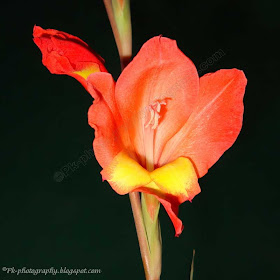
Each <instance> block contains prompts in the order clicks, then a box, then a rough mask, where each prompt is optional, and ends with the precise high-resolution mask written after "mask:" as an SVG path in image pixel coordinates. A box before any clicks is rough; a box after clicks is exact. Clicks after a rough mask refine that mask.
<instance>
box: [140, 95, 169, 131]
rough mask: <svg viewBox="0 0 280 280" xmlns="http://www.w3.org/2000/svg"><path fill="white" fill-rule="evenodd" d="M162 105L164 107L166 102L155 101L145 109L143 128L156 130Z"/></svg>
mask: <svg viewBox="0 0 280 280" xmlns="http://www.w3.org/2000/svg"><path fill="white" fill-rule="evenodd" d="M163 105H166V101H164V100H162V101H159V100H157V101H156V102H154V103H153V104H151V105H149V106H148V107H147V111H146V118H145V119H146V124H145V128H148V127H149V126H151V128H152V129H156V128H157V127H158V124H159V119H160V117H161V113H162V112H161V108H162V106H163Z"/></svg>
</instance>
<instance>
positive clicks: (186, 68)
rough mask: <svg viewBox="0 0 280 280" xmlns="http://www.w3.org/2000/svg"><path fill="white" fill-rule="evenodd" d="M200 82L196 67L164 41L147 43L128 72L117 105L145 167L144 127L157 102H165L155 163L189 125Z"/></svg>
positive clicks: (118, 88) (120, 84) (118, 90)
mask: <svg viewBox="0 0 280 280" xmlns="http://www.w3.org/2000/svg"><path fill="white" fill-rule="evenodd" d="M198 85H199V79H198V75H197V71H196V68H195V66H194V65H193V63H192V62H191V61H190V60H189V59H188V58H187V57H186V56H185V55H184V54H183V53H182V52H181V51H180V50H179V49H178V47H177V45H176V42H175V41H173V40H170V39H168V38H164V37H154V38H152V39H150V40H149V41H147V42H146V43H145V44H144V45H143V47H142V48H141V50H140V51H139V53H138V54H137V55H136V57H135V58H134V59H133V61H132V62H131V63H130V64H129V65H128V66H127V67H126V68H125V69H124V71H123V72H122V74H121V76H120V77H119V79H118V81H117V84H116V102H117V105H118V108H119V110H120V113H121V117H122V119H123V122H124V124H125V125H126V127H127V131H129V134H130V138H131V142H132V145H133V147H134V149H135V151H136V153H137V155H138V156H139V159H140V162H141V164H142V165H144V164H145V148H144V134H145V132H144V127H145V124H146V123H147V120H148V118H147V115H146V113H145V112H146V111H147V108H148V106H149V105H152V104H153V103H155V102H156V101H165V102H166V103H167V105H166V106H162V107H163V108H162V111H161V116H160V118H159V125H158V128H157V132H156V137H155V140H154V162H155V163H156V162H157V159H158V158H159V155H160V153H161V150H162V148H163V146H164V144H165V143H166V141H167V140H168V139H169V138H171V137H172V136H173V135H174V134H175V133H176V132H177V131H178V130H179V129H180V128H181V127H182V126H183V124H184V123H185V122H186V120H187V119H188V117H189V115H190V113H191V111H192V110H193V106H194V103H195V101H196V98H197V95H198Z"/></svg>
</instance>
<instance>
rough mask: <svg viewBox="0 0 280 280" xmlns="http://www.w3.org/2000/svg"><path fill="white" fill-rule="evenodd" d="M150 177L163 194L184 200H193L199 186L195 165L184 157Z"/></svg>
mask: <svg viewBox="0 0 280 280" xmlns="http://www.w3.org/2000/svg"><path fill="white" fill-rule="evenodd" d="M150 176H151V179H152V181H153V182H155V183H156V184H157V185H158V186H159V187H160V189H161V191H162V192H163V193H167V194H171V195H173V196H176V197H180V198H183V197H184V199H186V198H188V199H192V198H193V192H194V188H195V189H196V188H197V186H198V183H197V175H196V172H195V169H194V167H193V164H192V162H191V161H190V160H189V159H188V158H184V157H180V158H178V159H176V160H174V161H173V162H170V163H168V164H166V165H164V166H162V167H160V168H158V169H156V170H154V171H152V172H151V173H150Z"/></svg>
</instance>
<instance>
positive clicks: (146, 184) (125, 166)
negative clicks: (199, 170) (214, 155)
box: [101, 152, 200, 203]
mask: <svg viewBox="0 0 280 280" xmlns="http://www.w3.org/2000/svg"><path fill="white" fill-rule="evenodd" d="M101 173H102V176H103V179H104V180H107V181H108V182H109V183H110V185H111V186H112V187H113V189H114V190H115V191H116V192H117V193H119V194H126V193H129V192H131V191H135V190H136V189H139V188H141V189H140V190H141V191H143V192H147V193H151V194H156V195H157V196H164V195H165V194H169V195H172V196H175V197H177V198H178V201H180V203H182V202H183V201H185V200H187V199H189V200H191V199H192V198H193V197H194V196H195V195H196V194H197V193H199V192H200V188H199V185H198V182H197V176H196V172H195V169H194V167H193V164H192V163H191V161H190V160H189V159H187V158H184V157H180V158H178V159H176V160H175V161H173V162H171V163H168V164H166V165H164V166H162V167H160V168H158V169H156V170H154V171H152V172H149V171H147V170H146V169H145V168H143V167H142V166H141V165H140V164H139V163H138V162H137V161H135V160H134V159H132V158H130V157H129V156H128V155H127V154H126V153H124V152H120V153H119V154H118V155H117V156H116V157H115V158H114V159H113V161H112V163H111V164H110V165H109V166H108V167H106V168H105V169H103V171H102V172H101Z"/></svg>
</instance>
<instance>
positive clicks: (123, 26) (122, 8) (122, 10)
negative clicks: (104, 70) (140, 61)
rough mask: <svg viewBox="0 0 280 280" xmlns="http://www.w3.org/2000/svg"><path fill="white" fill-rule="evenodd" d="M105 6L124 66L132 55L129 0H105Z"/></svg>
mask: <svg viewBox="0 0 280 280" xmlns="http://www.w3.org/2000/svg"><path fill="white" fill-rule="evenodd" d="M104 4H105V8H106V11H107V14H108V17H109V20H110V23H111V27H112V30H113V33H114V37H115V40H116V43H117V47H118V51H119V56H120V61H121V65H122V68H124V67H125V66H126V65H127V64H128V62H129V61H130V59H131V55H132V30H131V19H130V1H129V0H104Z"/></svg>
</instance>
